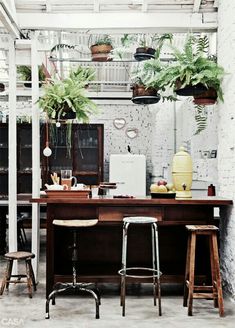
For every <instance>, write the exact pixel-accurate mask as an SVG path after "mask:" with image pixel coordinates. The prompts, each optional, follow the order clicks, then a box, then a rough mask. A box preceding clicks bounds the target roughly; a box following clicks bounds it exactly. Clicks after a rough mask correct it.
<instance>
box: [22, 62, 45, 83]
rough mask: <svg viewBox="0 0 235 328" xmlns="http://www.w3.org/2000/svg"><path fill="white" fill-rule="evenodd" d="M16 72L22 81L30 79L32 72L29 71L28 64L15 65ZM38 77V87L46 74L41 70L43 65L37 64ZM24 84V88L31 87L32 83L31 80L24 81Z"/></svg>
mask: <svg viewBox="0 0 235 328" xmlns="http://www.w3.org/2000/svg"><path fill="white" fill-rule="evenodd" d="M17 73H18V74H19V77H20V79H21V80H22V81H32V72H31V67H30V66H25V65H22V66H18V67H17ZM38 79H39V81H40V82H39V87H41V86H42V83H41V82H42V81H45V79H46V75H45V73H44V71H43V67H42V66H39V67H38ZM24 86H25V87H26V88H31V87H32V83H31V82H26V83H24Z"/></svg>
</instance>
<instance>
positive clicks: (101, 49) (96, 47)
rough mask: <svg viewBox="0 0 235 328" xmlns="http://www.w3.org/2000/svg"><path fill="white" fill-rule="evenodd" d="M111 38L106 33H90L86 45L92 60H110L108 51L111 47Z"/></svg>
mask: <svg viewBox="0 0 235 328" xmlns="http://www.w3.org/2000/svg"><path fill="white" fill-rule="evenodd" d="M112 43H113V41H112V38H111V37H110V35H108V34H103V35H98V36H95V35H90V37H89V40H88V45H90V46H89V48H90V50H91V56H92V60H93V61H107V60H112V59H111V58H109V55H110V52H111V50H112V49H113V46H112Z"/></svg>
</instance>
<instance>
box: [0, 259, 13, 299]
mask: <svg viewBox="0 0 235 328" xmlns="http://www.w3.org/2000/svg"><path fill="white" fill-rule="evenodd" d="M12 265H13V260H7V267H6V270H5V274H4V277H3V280H2V284H1V289H0V295H2V294H3V292H4V289H5V287H6V286H7V287H6V289H8V286H9V282H7V281H8V280H10V277H11V271H12Z"/></svg>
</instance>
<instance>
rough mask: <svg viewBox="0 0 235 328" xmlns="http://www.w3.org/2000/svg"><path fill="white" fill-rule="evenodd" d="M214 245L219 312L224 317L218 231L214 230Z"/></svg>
mask: <svg viewBox="0 0 235 328" xmlns="http://www.w3.org/2000/svg"><path fill="white" fill-rule="evenodd" d="M212 247H213V258H214V265H215V274H216V287H217V293H218V306H219V314H220V316H221V317H223V316H224V301H223V292H222V286H221V278H220V267H219V252H218V244H217V236H216V232H213V234H212Z"/></svg>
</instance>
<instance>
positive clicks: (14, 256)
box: [0, 252, 37, 298]
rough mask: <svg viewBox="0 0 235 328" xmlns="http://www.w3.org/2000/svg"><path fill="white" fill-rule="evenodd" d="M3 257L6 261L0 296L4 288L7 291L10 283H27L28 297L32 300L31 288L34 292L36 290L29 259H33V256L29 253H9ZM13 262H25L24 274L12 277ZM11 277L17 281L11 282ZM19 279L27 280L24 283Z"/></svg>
mask: <svg viewBox="0 0 235 328" xmlns="http://www.w3.org/2000/svg"><path fill="white" fill-rule="evenodd" d="M4 257H5V259H6V260H7V268H6V271H5V275H4V277H3V281H2V285H1V289H0V295H2V294H3V292H4V289H5V288H6V289H7V290H8V287H9V284H10V283H14V284H19V283H27V287H28V293H29V297H30V298H32V286H33V288H34V291H36V290H37V287H36V282H35V277H34V272H33V268H32V263H31V259H33V258H34V257H35V255H34V254H33V253H29V252H11V253H7V254H5V255H4ZM14 260H17V261H18V260H25V265H26V274H17V275H12V266H13V261H14ZM12 277H14V278H17V279H15V280H11V278H12ZM21 278H27V279H26V281H25V280H24V281H23V280H21Z"/></svg>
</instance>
